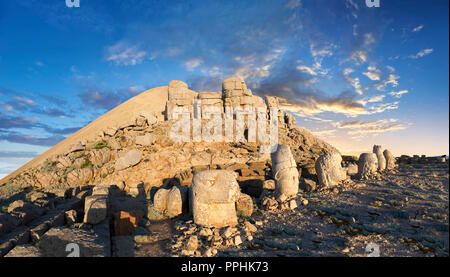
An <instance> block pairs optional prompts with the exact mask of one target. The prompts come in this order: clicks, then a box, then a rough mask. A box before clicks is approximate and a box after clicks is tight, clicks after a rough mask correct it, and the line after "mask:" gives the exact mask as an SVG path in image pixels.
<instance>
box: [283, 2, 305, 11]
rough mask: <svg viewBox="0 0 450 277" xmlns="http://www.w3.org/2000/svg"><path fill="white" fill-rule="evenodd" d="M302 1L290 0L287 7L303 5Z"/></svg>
mask: <svg viewBox="0 0 450 277" xmlns="http://www.w3.org/2000/svg"><path fill="white" fill-rule="evenodd" d="M301 4H302V3H301V1H300V0H290V1H288V2H287V3H286V5H285V7H286V8H287V9H291V10H292V9H295V8H298V7H300V6H301Z"/></svg>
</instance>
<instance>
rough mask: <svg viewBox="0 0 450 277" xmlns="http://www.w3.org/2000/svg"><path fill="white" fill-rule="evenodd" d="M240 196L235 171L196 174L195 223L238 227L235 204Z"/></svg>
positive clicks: (193, 196)
mask: <svg viewBox="0 0 450 277" xmlns="http://www.w3.org/2000/svg"><path fill="white" fill-rule="evenodd" d="M239 195H240V189H239V185H238V183H237V181H236V173H234V172H233V171H228V170H206V171H201V172H198V173H196V174H195V175H194V177H193V179H192V186H191V204H192V212H193V216H194V222H195V223H196V224H198V225H202V226H207V227H216V228H222V227H225V226H234V225H236V224H237V216H236V204H235V203H236V201H237V199H238V197H239Z"/></svg>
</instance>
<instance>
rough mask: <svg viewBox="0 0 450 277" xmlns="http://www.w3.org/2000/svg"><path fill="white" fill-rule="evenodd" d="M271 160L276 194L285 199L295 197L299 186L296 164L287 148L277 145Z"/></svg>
mask: <svg viewBox="0 0 450 277" xmlns="http://www.w3.org/2000/svg"><path fill="white" fill-rule="evenodd" d="M271 159H272V173H273V178H274V179H275V182H276V183H275V190H276V192H277V194H278V195H285V196H286V197H291V196H295V195H297V193H298V185H299V179H298V178H299V176H298V170H297V163H296V162H295V159H294V157H293V156H292V153H291V149H290V148H289V146H287V145H282V144H280V145H278V148H277V151H276V152H274V153H272V154H271Z"/></svg>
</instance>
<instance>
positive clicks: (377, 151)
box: [373, 145, 386, 171]
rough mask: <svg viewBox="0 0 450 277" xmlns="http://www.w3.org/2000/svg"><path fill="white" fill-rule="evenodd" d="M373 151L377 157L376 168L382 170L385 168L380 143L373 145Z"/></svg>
mask: <svg viewBox="0 0 450 277" xmlns="http://www.w3.org/2000/svg"><path fill="white" fill-rule="evenodd" d="M373 153H375V155H377V159H378V170H379V171H383V170H385V169H386V159H385V158H384V155H383V151H382V150H381V145H374V146H373Z"/></svg>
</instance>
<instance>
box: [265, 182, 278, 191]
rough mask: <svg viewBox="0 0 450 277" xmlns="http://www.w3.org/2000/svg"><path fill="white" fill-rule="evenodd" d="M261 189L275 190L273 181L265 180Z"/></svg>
mask: <svg viewBox="0 0 450 277" xmlns="http://www.w3.org/2000/svg"><path fill="white" fill-rule="evenodd" d="M263 189H267V190H275V181H274V180H265V181H264V182H263Z"/></svg>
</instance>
